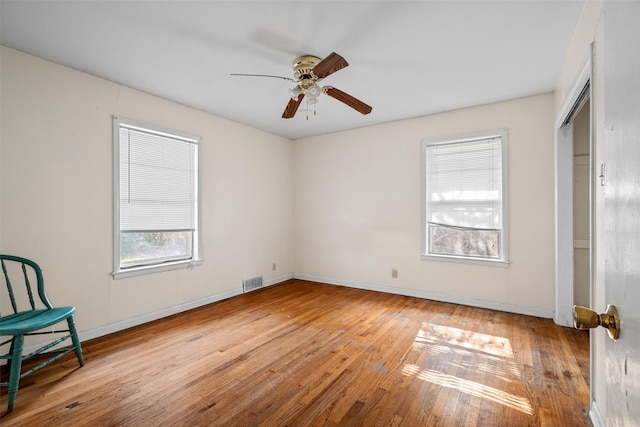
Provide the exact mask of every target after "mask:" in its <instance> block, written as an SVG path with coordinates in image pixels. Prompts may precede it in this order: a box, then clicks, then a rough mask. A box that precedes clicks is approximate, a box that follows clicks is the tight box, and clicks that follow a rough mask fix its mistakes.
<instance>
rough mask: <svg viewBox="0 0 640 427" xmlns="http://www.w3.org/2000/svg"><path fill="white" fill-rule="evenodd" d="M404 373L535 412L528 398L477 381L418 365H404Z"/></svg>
mask: <svg viewBox="0 0 640 427" xmlns="http://www.w3.org/2000/svg"><path fill="white" fill-rule="evenodd" d="M402 373H403V374H404V375H406V376H415V377H416V378H418V379H420V380H423V381H427V382H430V383H433V384H437V385H440V386H442V387H447V388H452V389H456V390H459V391H461V392H462V393H467V394H470V395H472V396H477V397H480V398H483V399H488V400H491V401H493V402H496V403H499V404H501V405H504V406H507V407H509V408H512V409H516V410H518V411H520V412H524V413H525V414H528V415H532V414H533V409H532V408H531V404H530V403H529V401H528V400H527V399H525V398H523V397H519V396H515V395H513V394H511V393H507V392H505V391H502V390H498V389H496V388H493V387H489V386H486V385H484V384H480V383H477V382H475V381H469V380H465V379H462V378H458V377H456V376H454V375H448V374H444V373H442V372H438V371H434V370H431V369H421V368H420V367H419V366H416V365H404V367H403V368H402Z"/></svg>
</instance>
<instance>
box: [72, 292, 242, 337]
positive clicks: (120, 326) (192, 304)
mask: <svg viewBox="0 0 640 427" xmlns="http://www.w3.org/2000/svg"><path fill="white" fill-rule="evenodd" d="M240 294H242V288H235V289H231V290H228V291H225V292H221V293H219V294H215V295H210V296H208V297H205V298H200V299H197V300H194V301H189V302H185V303H182V304H178V305H174V306H171V307H167V308H163V309H162V310H158V311H154V312H151V313H145V314H141V315H140V316H136V317H132V318H129V319H124V320H121V321H119V322H115V323H111V324H108V325H104V326H99V327H97V328H93V329H89V330H87V331H82V332H79V333H78V335H79V336H80V341H86V340H90V339H94V338H98V337H101V336H104V335H109V334H112V333H114V332H118V331H122V330H125V329H129V328H132V327H134V326H139V325H143V324H145V323H149V322H153V321H154V320H158V319H162V318H163V317H168V316H172V315H174V314H178V313H182V312H184V311H188V310H192V309H194V308H198V307H201V306H203V305H207V304H211V303H214V302H217V301H222V300H224V299H227V298H231V297H235V296H237V295H240Z"/></svg>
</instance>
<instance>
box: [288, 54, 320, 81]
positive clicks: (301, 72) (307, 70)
mask: <svg viewBox="0 0 640 427" xmlns="http://www.w3.org/2000/svg"><path fill="white" fill-rule="evenodd" d="M320 61H322V60H321V59H320V58H318V57H317V56H313V55H302V56H298V57H297V58H296V59H294V60H293V64H292V65H293V77H294V78H295V79H296V80H298V81H304V80H312V81H315V80H317V79H318V78H317V77H316V76H315V75H314V74H313V67H315V66H316V65H318V64H319V63H320Z"/></svg>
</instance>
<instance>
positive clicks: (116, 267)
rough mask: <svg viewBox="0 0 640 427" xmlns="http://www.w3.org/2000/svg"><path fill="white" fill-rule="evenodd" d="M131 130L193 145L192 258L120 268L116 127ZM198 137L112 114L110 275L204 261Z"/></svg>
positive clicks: (117, 276)
mask: <svg viewBox="0 0 640 427" xmlns="http://www.w3.org/2000/svg"><path fill="white" fill-rule="evenodd" d="M121 128H126V129H135V130H138V131H142V132H147V133H149V134H154V135H161V136H168V137H171V138H173V139H179V140H183V141H185V142H188V143H190V144H193V145H194V146H195V152H194V156H195V182H194V185H195V197H196V202H195V203H196V210H195V212H194V216H195V218H194V223H195V224H194V227H195V228H194V230H193V242H192V245H193V249H192V250H193V254H192V255H193V258H192V259H188V260H180V261H175V262H168V263H164V264H152V265H148V266H139V267H134V268H128V269H127V268H125V269H122V268H121V267H120V232H119V230H120V129H121ZM200 140H201V138H200V137H199V136H196V135H192V134H189V133H186V132H182V131H178V130H173V129H167V128H163V127H160V126H157V125H151V124H147V123H143V122H139V121H136V120H131V119H128V118H124V117H120V116H117V115H114V116H112V144H113V149H112V153H113V159H112V163H113V164H112V170H113V224H112V234H113V272H112V273H111V274H112V276H113V278H114V279H116V280H118V279H124V278H127V277H133V276H140V275H144V274H152V273H160V272H163V271H170V270H176V269H181V268H193V267H195V266H198V265H201V264H202V263H203V262H204V260H203V258H202V252H201V249H202V244H201V241H200V240H201V239H200V234H201V233H202V230H201V224H200V218H201V202H200V201H201V200H202V199H201V189H200V153H199V144H200Z"/></svg>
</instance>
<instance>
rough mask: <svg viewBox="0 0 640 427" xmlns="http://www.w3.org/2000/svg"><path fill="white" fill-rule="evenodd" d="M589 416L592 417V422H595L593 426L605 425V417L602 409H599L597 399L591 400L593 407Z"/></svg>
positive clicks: (602, 426)
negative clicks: (601, 411)
mask: <svg viewBox="0 0 640 427" xmlns="http://www.w3.org/2000/svg"><path fill="white" fill-rule="evenodd" d="M589 418H590V419H591V424H593V427H604V426H605V422H604V418H602V414H601V413H600V409H598V405H597V404H596V401H595V400H593V401H592V402H591V409H590V410H589Z"/></svg>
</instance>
